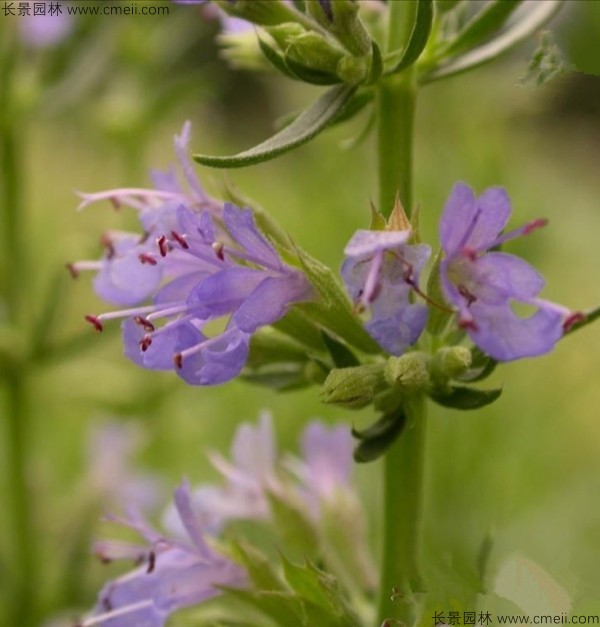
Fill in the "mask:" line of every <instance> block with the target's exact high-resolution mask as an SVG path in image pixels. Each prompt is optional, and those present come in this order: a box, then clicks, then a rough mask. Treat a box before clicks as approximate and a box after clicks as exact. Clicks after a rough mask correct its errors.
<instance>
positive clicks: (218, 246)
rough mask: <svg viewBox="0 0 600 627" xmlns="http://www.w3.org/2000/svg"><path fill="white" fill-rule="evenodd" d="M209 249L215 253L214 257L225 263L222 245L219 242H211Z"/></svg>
mask: <svg viewBox="0 0 600 627" xmlns="http://www.w3.org/2000/svg"><path fill="white" fill-rule="evenodd" d="M211 248H212V249H213V250H214V251H215V255H216V256H217V258H218V259H220V260H221V261H225V254H224V253H223V244H221V242H213V243H212V245H211Z"/></svg>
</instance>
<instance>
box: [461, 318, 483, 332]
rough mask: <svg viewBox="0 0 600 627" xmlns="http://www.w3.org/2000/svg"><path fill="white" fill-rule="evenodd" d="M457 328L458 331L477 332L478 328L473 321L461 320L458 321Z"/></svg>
mask: <svg viewBox="0 0 600 627" xmlns="http://www.w3.org/2000/svg"><path fill="white" fill-rule="evenodd" d="M458 327H459V328H460V329H470V330H471V331H479V327H478V326H477V324H476V323H475V320H472V319H468V318H463V319H462V320H459V321H458Z"/></svg>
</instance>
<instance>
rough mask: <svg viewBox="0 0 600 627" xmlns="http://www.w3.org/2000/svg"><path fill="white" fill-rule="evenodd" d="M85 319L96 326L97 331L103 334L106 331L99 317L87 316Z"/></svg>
mask: <svg viewBox="0 0 600 627" xmlns="http://www.w3.org/2000/svg"><path fill="white" fill-rule="evenodd" d="M85 319H86V320H87V321H88V322H89V323H90V324H92V325H93V326H94V328H95V329H96V331H98V332H101V331H103V330H104V327H103V326H102V323H101V322H100V319H99V318H98V316H91V315H87V316H85Z"/></svg>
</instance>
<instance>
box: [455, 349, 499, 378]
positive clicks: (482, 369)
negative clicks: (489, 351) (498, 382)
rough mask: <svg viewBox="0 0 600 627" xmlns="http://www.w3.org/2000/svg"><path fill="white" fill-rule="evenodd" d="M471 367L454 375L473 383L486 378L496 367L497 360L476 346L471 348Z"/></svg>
mask: <svg viewBox="0 0 600 627" xmlns="http://www.w3.org/2000/svg"><path fill="white" fill-rule="evenodd" d="M471 357H472V362H471V367H470V368H469V369H468V370H467V372H465V373H464V374H462V375H460V376H459V377H456V379H457V380H459V381H464V382H465V383H475V382H476V381H483V380H484V379H487V377H489V376H490V375H491V374H492V372H494V370H495V369H496V366H497V365H498V362H497V361H496V360H495V359H494V358H493V357H490V356H489V355H486V354H485V353H484V352H483V351H482V350H480V349H478V348H473V349H471Z"/></svg>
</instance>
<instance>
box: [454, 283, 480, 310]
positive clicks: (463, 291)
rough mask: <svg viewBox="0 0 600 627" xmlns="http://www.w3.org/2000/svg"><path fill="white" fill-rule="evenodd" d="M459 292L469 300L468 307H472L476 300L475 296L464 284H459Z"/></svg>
mask: <svg viewBox="0 0 600 627" xmlns="http://www.w3.org/2000/svg"><path fill="white" fill-rule="evenodd" d="M456 288H457V289H458V293H459V294H460V295H461V296H462V297H463V298H464V299H465V300H466V301H467V307H470V306H471V305H472V304H473V303H474V302H475V301H476V300H477V297H476V296H474V295H473V294H472V293H471V292H469V290H468V289H467V288H466V287H465V286H464V285H457V286H456Z"/></svg>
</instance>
